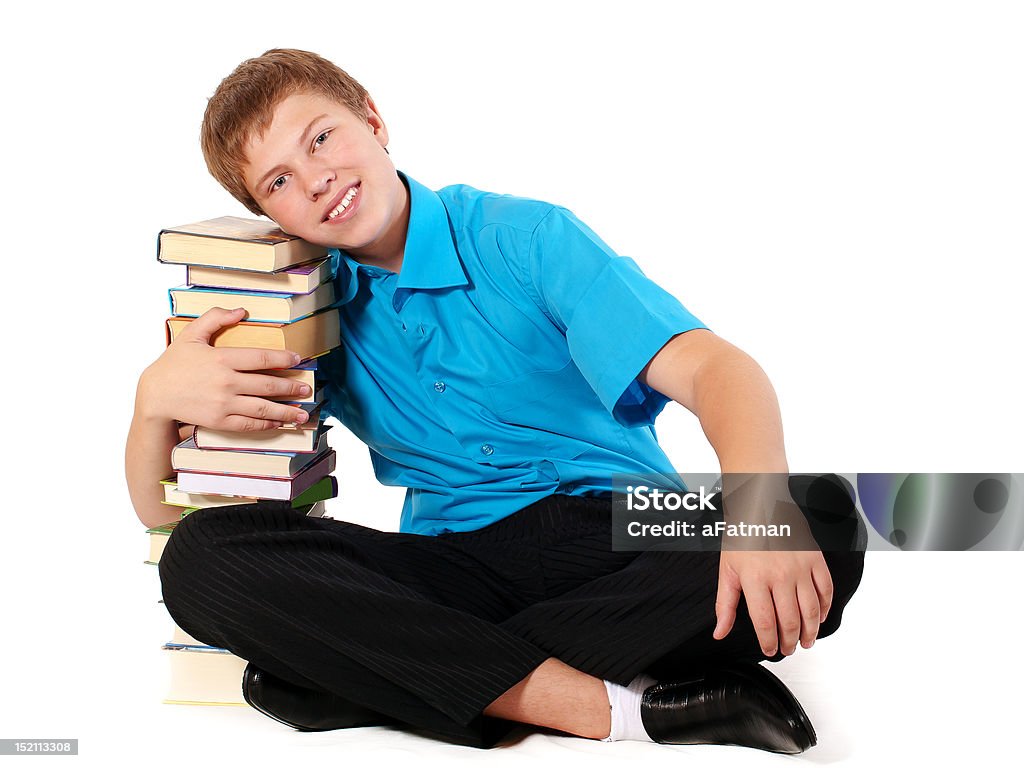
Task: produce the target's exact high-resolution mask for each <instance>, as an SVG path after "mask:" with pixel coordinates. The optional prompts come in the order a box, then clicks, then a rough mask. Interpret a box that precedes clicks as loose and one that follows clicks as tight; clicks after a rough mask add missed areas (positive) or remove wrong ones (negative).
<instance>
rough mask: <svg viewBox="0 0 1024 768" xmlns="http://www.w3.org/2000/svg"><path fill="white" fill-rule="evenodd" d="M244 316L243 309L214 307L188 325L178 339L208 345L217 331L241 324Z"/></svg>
mask: <svg viewBox="0 0 1024 768" xmlns="http://www.w3.org/2000/svg"><path fill="white" fill-rule="evenodd" d="M245 314H246V313H245V310H244V309H221V308H220V307H214V308H213V309H209V310H207V311H206V312H204V313H203V314H202V315H200V316H199V317H197V318H196V319H195V320H193V321H192V322H191V323H189V324H188V327H187V328H185V330H184V331H182V332H181V335H180V336H179V337H178V338H184V339H186V340H188V341H198V342H202V343H205V344H209V343H210V340H211V339H212V338H213V337H214V336H215V335H216V334H217V332H218V331H219V330H221V329H222V328H226V327H228V326H229V325H236V324H237V323H239V322H241V321H242V320H243V319H244V318H245Z"/></svg>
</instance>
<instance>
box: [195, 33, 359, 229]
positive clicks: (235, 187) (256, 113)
mask: <svg viewBox="0 0 1024 768" xmlns="http://www.w3.org/2000/svg"><path fill="white" fill-rule="evenodd" d="M296 93H307V94H313V95H319V96H325V97H327V98H329V99H334V100H335V101H337V102H339V103H341V104H344V105H345V107H347V108H348V109H349V110H351V111H352V112H353V113H354V114H355V115H357V116H358V117H360V118H362V119H365V118H366V116H367V112H366V97H367V92H366V89H365V88H363V86H361V85H360V84H359V83H358V82H356V81H355V80H354V79H353V78H352V77H350V76H349V75H348V74H347V73H346V72H344V71H343V70H342V69H340V68H339V67H338V66H337V65H335V64H333V63H331V62H330V61H328V60H327V59H324V58H322V57H320V56H317V55H316V54H315V53H310V52H308V51H299V50H295V49H292V48H273V49H271V50H269V51H267V52H266V53H264V54H263V55H262V56H259V57H258V58H255V59H247V60H246V61H243V62H242V63H241V64H239V65H238V66H237V67H236V68H235V71H234V72H232V73H231V74H230V75H228V76H227V77H225V78H224V80H222V81H221V84H220V85H218V86H217V90H216V91H215V92H214V94H213V96H211V97H210V101H209V103H208V104H207V105H206V114H204V115H203V126H202V130H201V132H200V144H201V145H202V148H203V157H204V158H205V159H206V167H207V168H208V169H209V171H210V173H211V174H212V175H213V177H214V178H215V179H217V181H219V182H220V183H221V185H222V186H223V187H224V188H225V189H226V190H227V191H228V192H230V193H231V196H232V197H234V198H235V199H236V200H238V201H239V202H240V203H242V205H244V206H245V207H246V208H248V209H249V210H250V211H252V212H253V213H255V214H257V215H263V209H261V208H260V206H259V203H257V202H256V200H255V199H254V198H253V196H252V195H251V194H250V193H249V190H248V189H246V186H245V177H244V175H243V173H242V169H243V167H244V166H245V164H246V146H247V144H248V143H249V141H250V140H251V139H252V137H253V136H254V135H255V136H262V135H263V132H264V131H265V130H266V129H267V127H268V126H269V125H270V121H271V120H272V119H273V116H274V110H275V109H276V108H277V105H278V104H280V103H281V102H282V101H283V100H284V99H286V98H287V97H288V96H291V95H293V94H296Z"/></svg>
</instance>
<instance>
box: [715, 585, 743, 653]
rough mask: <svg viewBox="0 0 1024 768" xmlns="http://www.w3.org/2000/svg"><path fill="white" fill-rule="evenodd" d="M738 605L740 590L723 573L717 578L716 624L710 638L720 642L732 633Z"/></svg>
mask: <svg viewBox="0 0 1024 768" xmlns="http://www.w3.org/2000/svg"><path fill="white" fill-rule="evenodd" d="M739 604H740V588H739V585H738V584H736V583H735V582H733V581H732V580H731V579H730V578H729V577H728V576H727V575H726V574H725V573H724V572H723V573H720V574H719V577H718V597H717V598H716V599H715V615H716V616H717V617H718V624H717V626H716V627H715V631H714V633H713V635H712V637H714V638H715V640H721V639H722V638H724V637H725V636H726V635H728V634H729V632H731V631H732V626H733V623H734V622H735V621H736V607H737V606H738V605H739Z"/></svg>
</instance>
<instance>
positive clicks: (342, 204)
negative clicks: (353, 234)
mask: <svg viewBox="0 0 1024 768" xmlns="http://www.w3.org/2000/svg"><path fill="white" fill-rule="evenodd" d="M361 186H362V183H361V182H360V183H357V184H354V185H352V186H351V187H349V188H348V191H347V192H346V193H345V196H344V197H342V198H341V200H339V201H338V204H337V205H336V206H335V207H334V208H333V209H332V210H330V211H328V213H327V215H326V216H325V217H324V219H323V220H324V221H333V220H334V219H336V218H338V217H339V216H341V215H343V214H344V213H345V211H346V210H347V209H348V208H349V206H351V205H352V201H353V200H355V198H356V196H357V195H358V194H359V189H360V187H361Z"/></svg>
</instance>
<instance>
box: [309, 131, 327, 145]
mask: <svg viewBox="0 0 1024 768" xmlns="http://www.w3.org/2000/svg"><path fill="white" fill-rule="evenodd" d="M330 133H331V132H330V131H324V132H323V133H321V134H320V135H319V136H317V137H316V138H315V139H313V148H314V149H315V148H316V147H322V146H323V144H324V142H325V141H327V137H328V136H329V135H330Z"/></svg>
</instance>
